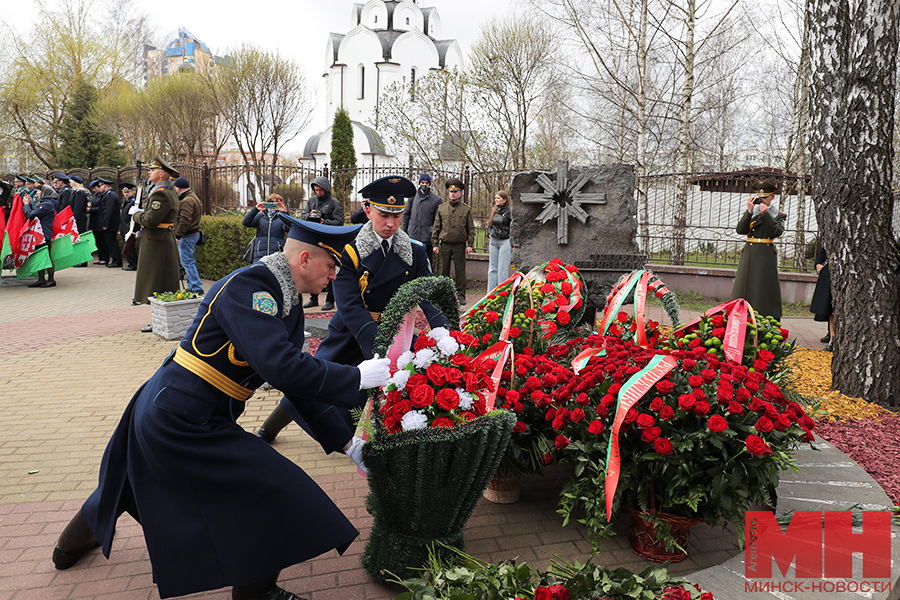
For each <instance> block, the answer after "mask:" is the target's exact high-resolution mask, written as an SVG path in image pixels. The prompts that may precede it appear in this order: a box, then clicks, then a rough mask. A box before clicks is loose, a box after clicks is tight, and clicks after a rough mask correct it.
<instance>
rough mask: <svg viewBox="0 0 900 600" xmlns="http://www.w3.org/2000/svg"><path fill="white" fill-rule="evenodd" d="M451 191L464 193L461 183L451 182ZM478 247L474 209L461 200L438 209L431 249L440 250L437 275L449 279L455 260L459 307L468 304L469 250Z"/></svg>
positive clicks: (448, 185) (455, 281) (448, 186)
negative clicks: (476, 245)
mask: <svg viewBox="0 0 900 600" xmlns="http://www.w3.org/2000/svg"><path fill="white" fill-rule="evenodd" d="M445 185H446V187H447V189H448V190H462V189H463V188H464V187H465V186H464V185H463V182H462V181H460V180H459V179H448V180H447V182H446V184H445ZM474 244H475V221H474V220H473V219H472V207H471V206H469V205H468V204H466V203H465V202H463V201H462V197H460V198H459V200H457V201H454V200H448V201H447V202H444V203H443V204H441V205H440V206H438V209H437V214H435V216H434V226H433V227H432V229H431V245H432V246H434V247H439V248H440V252H439V254H438V257H437V262H438V269H437V274H438V275H441V276H443V277H449V276H450V260H451V259H452V260H453V270H454V278H453V281H454V284H455V287H456V293H457V295H458V296H459V301H460V303H464V302H465V301H466V248H467V247H468V248H471V247H472V246H474Z"/></svg>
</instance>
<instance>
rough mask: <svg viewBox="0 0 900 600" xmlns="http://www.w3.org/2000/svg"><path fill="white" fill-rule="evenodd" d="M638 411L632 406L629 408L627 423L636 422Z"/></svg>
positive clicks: (626, 415)
mask: <svg viewBox="0 0 900 600" xmlns="http://www.w3.org/2000/svg"><path fill="white" fill-rule="evenodd" d="M638 414H639V413H638V411H637V410H635V409H634V407H631V408H629V409H628V412H626V413H625V422H626V423H634V422H635V420H636V419H637V418H638Z"/></svg>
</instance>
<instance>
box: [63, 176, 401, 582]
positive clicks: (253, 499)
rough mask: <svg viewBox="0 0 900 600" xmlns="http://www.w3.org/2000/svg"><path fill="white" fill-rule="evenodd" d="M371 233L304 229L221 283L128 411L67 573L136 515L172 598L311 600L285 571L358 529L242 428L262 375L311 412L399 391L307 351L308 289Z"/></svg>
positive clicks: (299, 226)
mask: <svg viewBox="0 0 900 600" xmlns="http://www.w3.org/2000/svg"><path fill="white" fill-rule="evenodd" d="M161 166H165V165H160V167H161ZM160 167H157V168H160ZM153 197H154V196H151V198H153ZM161 201H162V200H160V202H161ZM151 202H152V200H151ZM148 212H149V211H148ZM358 229H359V228H358V226H357V227H352V226H351V227H334V226H329V225H322V224H318V223H309V222H300V221H296V222H295V223H294V226H292V227H291V230H290V233H289V235H288V238H289V239H288V240H287V241H286V242H285V247H284V251H283V252H275V253H273V254H271V255H269V256H266V257H264V258H263V259H262V260H261V261H259V262H257V263H254V264H252V265H249V266H246V267H243V268H241V269H238V270H236V271H233V272H232V273H230V274H229V275H227V276H225V277H224V278H222V279H221V280H219V281H218V282H216V283H215V284H213V286H212V287H211V289H210V290H209V293H208V294H207V295H206V297H205V298H204V299H203V302H202V303H201V305H200V308H199V310H198V312H197V315H196V317H195V318H194V322H193V323H192V324H191V326H190V328H189V329H188V331H187V333H186V334H185V337H184V338H183V339H182V340H181V343H180V344H179V346H178V348H177V349H176V350H175V351H174V352H172V353H171V354H170V355H169V357H168V358H166V360H165V361H164V362H163V365H162V366H161V367H160V368H159V369H158V370H157V371H156V373H155V374H154V375H153V377H151V378H150V380H149V381H147V382H146V383H145V384H144V385H142V386H141V388H140V389H139V390H138V392H137V393H136V394H135V396H134V397H133V398H132V400H131V402H130V403H129V405H128V407H127V408H126V409H125V413H124V415H123V416H122V419H121V420H120V422H119V425H118V427H117V428H116V430H115V432H114V433H113V435H112V438H111V439H110V441H109V444H108V446H107V448H106V451H105V452H104V455H103V460H102V462H101V465H100V482H99V486H98V487H97V489H96V490H95V491H94V492H93V494H91V496H90V497H89V498H88V499H87V501H86V502H85V503H84V505H83V506H82V508H81V510H80V511H79V512H78V513H77V514H76V515H75V517H74V518H73V519H72V520H71V521H70V522H69V524H68V525H67V526H66V528H65V530H64V531H63V532H62V534H61V535H60V538H59V541H58V544H57V546H56V547H55V549H54V550H53V562H54V564H55V565H56V568H57V569H67V568H69V567H71V566H72V565H74V564H75V563H76V562H77V561H78V560H79V559H80V558H81V557H82V556H84V555H85V554H86V553H87V552H89V551H91V550H92V549H93V548H96V547H97V546H98V545H100V546H102V550H103V553H104V554H105V555H106V556H107V557H108V556H109V553H110V548H111V545H112V542H113V536H114V534H115V527H116V519H117V518H118V517H119V516H120V515H121V514H122V513H123V512H128V513H129V514H131V515H132V516H133V517H134V518H135V519H138V520H139V521H140V523H141V526H142V529H143V533H144V538H145V540H146V542H147V550H148V552H149V554H150V562H151V565H152V568H153V578H154V580H155V581H156V583H157V586H158V587H159V595H160V597H161V598H169V597H172V596H183V595H187V594H192V593H195V592H201V591H205V590H211V589H216V588H221V587H225V586H233V589H232V595H231V597H232V598H233V599H234V600H250V599H252V600H299V598H298V596H296V595H294V594H292V593H290V592H287V591H285V590H283V589H281V588H280V587H278V586H277V585H276V583H277V579H278V574H279V572H280V570H281V569H284V568H286V567H289V566H291V565H294V564H297V563H299V562H303V561H305V560H308V559H310V558H313V557H316V556H318V555H320V554H323V553H325V552H328V551H330V550H332V549H336V550H337V551H338V552H339V553H343V552H344V551H345V550H346V549H347V547H348V546H349V545H350V543H351V542H352V541H353V540H354V539H355V538H356V537H357V536H358V535H359V532H358V531H357V530H356V529H355V528H354V527H353V525H352V524H351V523H350V521H348V520H347V518H346V517H345V516H344V515H343V514H342V513H341V511H340V510H339V509H338V507H337V506H335V504H334V503H333V502H332V501H331V499H330V498H329V497H328V496H327V495H326V494H325V492H323V491H322V490H321V489H320V488H319V486H318V485H316V483H315V482H314V481H313V480H312V479H311V478H310V477H309V476H308V475H307V474H306V473H304V472H303V470H302V469H301V468H300V467H298V466H297V465H296V464H295V463H294V462H293V461H291V460H289V459H287V458H285V457H284V456H282V455H281V454H279V453H278V452H277V451H276V450H275V449H273V448H272V447H270V446H269V445H268V444H267V443H265V442H264V441H262V440H261V439H259V438H258V437H256V436H255V435H253V434H252V433H249V432H246V431H244V429H243V428H242V427H241V426H240V425H238V424H237V423H236V422H235V420H236V419H237V418H238V417H239V416H240V415H241V414H242V413H243V411H244V406H245V402H247V401H248V400H249V399H250V398H251V397H252V396H253V392H254V390H255V389H256V388H257V386H259V385H260V384H261V383H262V382H263V381H268V382H270V383H271V384H272V385H274V386H276V387H277V388H278V389H280V390H283V391H284V392H285V394H287V396H288V397H289V398H290V399H291V401H292V402H295V403H297V404H298V405H300V404H304V403H306V402H313V401H316V402H321V403H325V404H328V405H335V406H341V407H344V408H350V407H353V406H355V405H356V404H357V402H358V398H359V392H360V390H362V389H368V388H372V387H380V386H383V385H386V384H387V381H388V378H389V377H390V367H389V364H390V361H389V360H388V359H377V360H369V361H364V362H362V363H361V364H360V365H359V366H349V365H341V364H336V363H331V362H328V361H325V360H322V359H321V358H319V357H318V356H316V357H313V356H312V355H310V354H308V353H305V352H303V342H304V333H303V323H304V317H303V310H302V308H301V306H300V295H301V294H308V293H319V292H321V291H322V290H323V289H324V288H325V286H326V285H327V283H328V282H329V281H331V280H334V278H335V270H336V267H337V265H338V264H339V263H340V260H341V257H340V254H339V249H340V248H342V247H343V246H344V244H346V243H347V242H349V241H351V240H352V239H353V237H354V236H355V235H356V232H357V231H358ZM141 254H142V255H143V249H142V250H141Z"/></svg>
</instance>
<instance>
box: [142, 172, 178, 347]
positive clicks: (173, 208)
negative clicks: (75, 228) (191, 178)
mask: <svg viewBox="0 0 900 600" xmlns="http://www.w3.org/2000/svg"><path fill="white" fill-rule="evenodd" d="M149 167H150V173H149V174H148V176H147V178H148V179H149V180H150V182H151V187H150V189H149V190H148V194H147V200H146V201H145V202H144V205H145V206H146V207H147V209H146V210H144V209H142V208H138V207H137V206H132V207H131V209H130V211H131V212H132V215H133V216H132V219H134V222H135V223H137V224H138V225H140V226H141V251H140V253H138V263H137V274H136V277H135V281H134V298H133V299H132V304H150V301H149V300H148V299H147V298H148V297H150V296H152V295H153V294H155V293H159V292H175V291H177V290H178V282H179V279H180V277H179V276H180V273H179V267H180V265H181V263H180V262H179V259H178V245H177V244H176V243H175V233H174V231H175V220H176V219H177V218H178V194H176V193H175V185H174V184H173V183H172V181H171V180H172V179H175V178H176V177H178V171H176V170H175V168H174V167H172V165H170V164H169V163H167V162H166V161H164V160H163V159H162V158H160V157H159V156H156V157H155V158H154V159H153V162H151V163H150V165H149ZM152 330H153V328H152V327H149V326H148V327H145V328H143V329H141V331H143V332H145V333H149V332H150V331H152Z"/></svg>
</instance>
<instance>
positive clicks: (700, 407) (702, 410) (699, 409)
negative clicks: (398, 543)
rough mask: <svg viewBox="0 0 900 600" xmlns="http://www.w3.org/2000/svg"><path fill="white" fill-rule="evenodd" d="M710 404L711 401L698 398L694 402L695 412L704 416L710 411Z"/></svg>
mask: <svg viewBox="0 0 900 600" xmlns="http://www.w3.org/2000/svg"><path fill="white" fill-rule="evenodd" d="M709 409H710V406H709V402H707V401H706V400H698V401H697V402H695V403H694V414H695V415H697V416H698V417H702V416H703V415H705V414H707V413H708V412H709Z"/></svg>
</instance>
